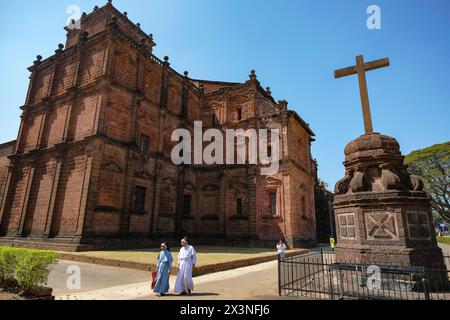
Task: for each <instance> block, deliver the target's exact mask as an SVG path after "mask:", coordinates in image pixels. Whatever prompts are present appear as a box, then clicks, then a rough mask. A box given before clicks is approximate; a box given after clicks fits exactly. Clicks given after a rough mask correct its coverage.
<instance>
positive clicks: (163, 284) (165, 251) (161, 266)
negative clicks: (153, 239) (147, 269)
mask: <svg viewBox="0 0 450 320" xmlns="http://www.w3.org/2000/svg"><path fill="white" fill-rule="evenodd" d="M172 262H173V257H172V253H171V252H170V247H169V245H168V244H167V242H163V243H161V252H160V254H159V256H158V264H157V265H156V268H157V270H158V275H157V276H156V284H155V288H154V289H153V292H154V293H159V294H160V295H161V297H163V296H164V295H165V294H166V293H167V292H169V288H170V285H169V278H170V269H171V268H172Z"/></svg>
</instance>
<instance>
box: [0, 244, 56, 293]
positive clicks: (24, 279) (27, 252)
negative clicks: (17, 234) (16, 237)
mask: <svg viewBox="0 0 450 320" xmlns="http://www.w3.org/2000/svg"><path fill="white" fill-rule="evenodd" d="M56 257H57V256H56V253H54V252H51V251H41V250H34V249H22V248H11V247H0V285H1V286H3V287H10V286H14V285H17V287H18V288H19V290H20V292H21V295H24V296H33V295H34V294H35V293H36V292H37V290H38V289H39V287H41V286H43V285H45V284H46V283H47V279H48V275H49V273H50V268H51V266H52V265H53V264H55V263H56V261H57V259H56Z"/></svg>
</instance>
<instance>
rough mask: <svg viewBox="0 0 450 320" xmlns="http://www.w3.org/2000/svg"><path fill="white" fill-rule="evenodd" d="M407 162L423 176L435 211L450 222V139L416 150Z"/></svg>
mask: <svg viewBox="0 0 450 320" xmlns="http://www.w3.org/2000/svg"><path fill="white" fill-rule="evenodd" d="M405 162H406V164H407V165H409V171H410V172H411V173H414V174H417V175H419V176H421V177H422V178H423V180H424V183H425V190H426V191H427V192H428V195H429V196H430V197H431V205H432V207H433V210H434V213H435V214H438V215H439V216H441V217H442V219H443V220H445V221H446V222H448V223H450V141H449V142H446V143H443V144H438V145H434V146H432V147H429V148H425V149H422V150H418V151H414V152H412V153H411V154H409V155H408V156H406V159H405ZM434 216H436V215H434ZM436 220H439V219H436Z"/></svg>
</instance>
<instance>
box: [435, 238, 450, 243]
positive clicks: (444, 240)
mask: <svg viewBox="0 0 450 320" xmlns="http://www.w3.org/2000/svg"><path fill="white" fill-rule="evenodd" d="M436 238H437V241H438V242H440V243H445V244H450V237H449V236H447V237H436Z"/></svg>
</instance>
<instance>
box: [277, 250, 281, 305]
mask: <svg viewBox="0 0 450 320" xmlns="http://www.w3.org/2000/svg"><path fill="white" fill-rule="evenodd" d="M278 295H279V296H280V297H281V256H280V255H278Z"/></svg>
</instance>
